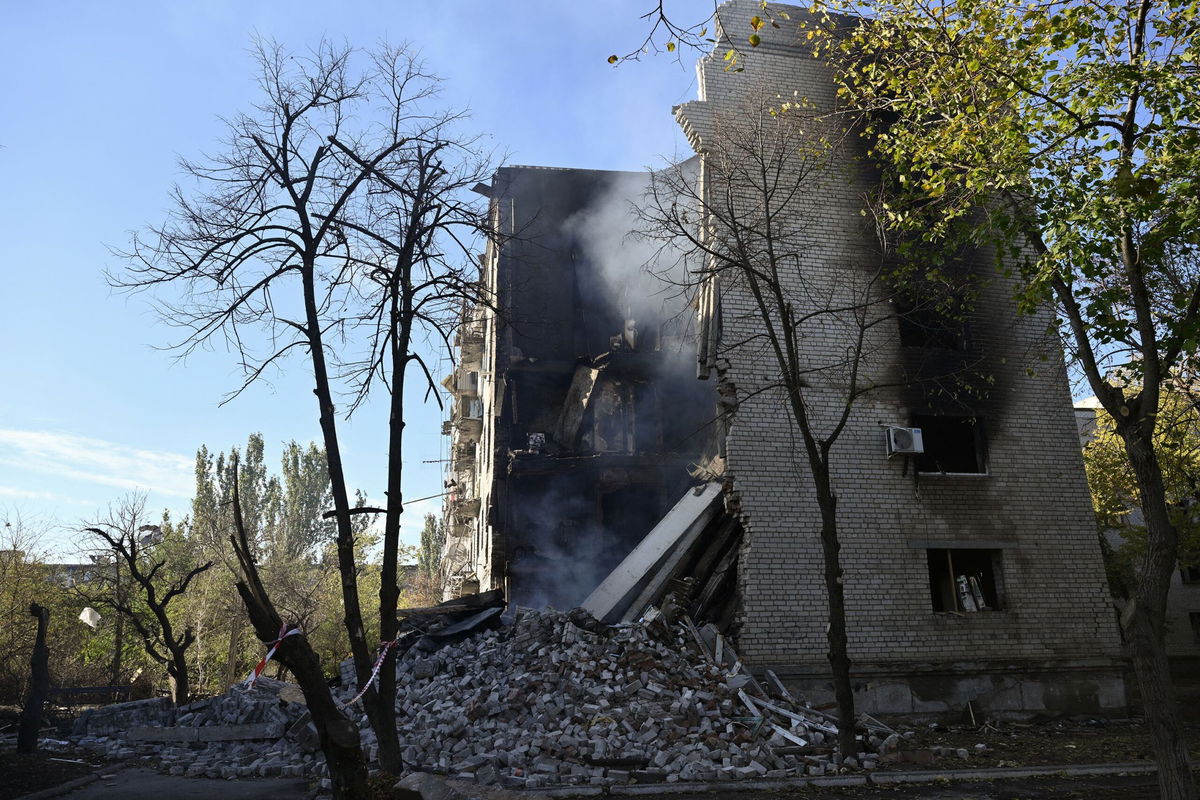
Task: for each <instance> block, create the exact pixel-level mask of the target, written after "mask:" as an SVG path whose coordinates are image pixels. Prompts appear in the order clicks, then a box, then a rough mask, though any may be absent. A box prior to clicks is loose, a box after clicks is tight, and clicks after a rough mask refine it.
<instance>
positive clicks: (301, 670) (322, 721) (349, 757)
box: [229, 454, 371, 800]
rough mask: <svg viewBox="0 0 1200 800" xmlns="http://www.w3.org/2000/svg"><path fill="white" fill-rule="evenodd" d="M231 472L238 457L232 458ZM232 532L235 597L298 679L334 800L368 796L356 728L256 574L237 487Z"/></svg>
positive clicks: (304, 642) (305, 641)
mask: <svg viewBox="0 0 1200 800" xmlns="http://www.w3.org/2000/svg"><path fill="white" fill-rule="evenodd" d="M234 469H235V471H236V469H237V456H236V454H235V455H234ZM233 521H234V532H233V533H232V534H230V536H229V540H230V543H231V544H232V545H233V551H234V554H235V555H236V556H237V559H238V563H239V564H240V566H241V570H242V580H240V581H238V582H237V590H238V594H239V595H241V597H242V601H243V602H244V603H245V604H246V611H247V613H248V614H249V616H250V624H251V625H253V626H254V630H255V632H256V633H257V634H258V637H259V638H260V639H262V640H263V641H264V642H272V644H273V647H272V650H273V651H274V658H275V659H277V660H278V661H279V663H281V664H283V665H284V666H285V667H287V668H288V669H289V670H290V671H291V673H292V674H293V675H295V676H296V681H297V683H299V684H300V689H301V691H302V692H304V700H305V702H306V703H307V705H308V711H309V714H310V716H311V719H312V723H313V726H314V727H315V728H316V729H317V737H318V739H319V741H320V742H321V751H322V752H323V753H324V754H325V762H326V764H328V766H329V779H330V783H331V788H332V789H333V796H334V797H335V798H346V800H357V799H358V798H365V797H370V796H371V791H370V786H369V785H368V783H367V765H366V762H365V761H364V760H363V757H362V746H361V741H360V739H359V734H358V726H357V725H356V724H355V723H354V722H353V721H352V720H350V719H347V718H346V716H345V715H344V714H342V712H341V709H340V708H339V707H338V706H337V705H336V704H335V703H334V701H333V695H332V694H330V692H329V687H328V685H327V684H326V683H325V675H324V673H323V672H322V670H321V659H320V657H319V656H318V655H317V652H316V650H314V649H313V647H312V645H311V644H310V643H309V641H308V637H307V635H306V634H305V633H304V631H302V630H300V629H299V628H297V627H295V626H294V625H289V624H288V623H287V622H285V621H284V620H283V619H282V618H281V617H280V616H279V612H278V611H276V609H275V606H274V605H273V604H272V602H271V598H270V596H269V595H268V594H267V590H266V589H265V588H264V587H263V582H262V580H261V578H260V577H259V574H258V565H257V563H256V561H255V558H254V549H253V547H252V545H251V543H250V539H249V537H248V536H247V535H246V525H245V521H244V520H243V517H242V502H241V493H240V492H239V490H238V486H237V483H236V482H235V483H234V485H233Z"/></svg>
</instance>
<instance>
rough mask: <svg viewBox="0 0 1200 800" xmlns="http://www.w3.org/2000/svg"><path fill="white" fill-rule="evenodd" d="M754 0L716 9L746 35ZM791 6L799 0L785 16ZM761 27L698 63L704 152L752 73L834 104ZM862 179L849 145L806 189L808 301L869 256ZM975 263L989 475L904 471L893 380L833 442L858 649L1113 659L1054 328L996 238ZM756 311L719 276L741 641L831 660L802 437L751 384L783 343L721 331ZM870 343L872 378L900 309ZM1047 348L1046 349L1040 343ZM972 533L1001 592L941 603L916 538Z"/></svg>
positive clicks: (963, 543) (1115, 645) (695, 138)
mask: <svg viewBox="0 0 1200 800" xmlns="http://www.w3.org/2000/svg"><path fill="white" fill-rule="evenodd" d="M731 6H733V7H732V8H731ZM757 8H758V4H757V3H754V2H741V3H739V4H730V5H727V6H725V7H724V10H723V17H724V20H725V24H726V26H727V28H731V29H736V33H734V34H732V35H733V38H734V39H735V40H736V41H741V42H744V41H745V37H746V36H747V35H748V34H749V29H748V27H746V21H747V20H749V18H750V16H752V15H753V14H754V13H757V11H756V9H757ZM800 13H801V12H799V11H798V10H795V9H793V10H792V16H793V19H796V18H798V17H799V14H800ZM738 26H741V27H738ZM763 33H764V40H765V41H764V44H763V45H762V46H761V47H759V48H756V49H754V50H752V51H749V50H748V51H747V52H746V53H744V54H743V56H742V58H741V66H742V67H743V70H744V71H742V72H738V73H734V72H727V71H725V69H724V68H725V63H724V62H723V61H722V59H721V57H720V54H721V53H723V50H724V48H722V47H720V46H719V47H718V48H717V53H718V55H717V56H716V57H715V58H714V57H709V58H706V59H704V60H703V61H702V63H701V64H700V66H699V70H700V72H701V75H702V80H701V84H700V85H701V87H702V88H701V98H700V100H699V101H697V102H692V103H687V104H685V105H683V106H681V107H679V108H678V109H677V115H678V118H679V120H680V123H681V125H683V127H684V129H685V131H687V132H688V135H689V137H690V138H691V140H692V142H693V145H694V146H695V147H696V148H697V150H698V152H701V153H702V154H703V152H704V147H705V143H706V137H708V136H713V135H715V132H716V130H717V129H718V127H719V125H720V123H721V120H722V119H723V118H725V117H726V116H727V115H729V114H731V113H732V114H737V113H745V112H744V109H743V108H742V106H741V102H742V100H743V99H744V98H746V97H747V96H749V95H750V94H752V93H753V92H754V91H755V90H757V89H758V88H759V87H761V86H767V87H769V88H770V89H771V90H773V91H776V92H778V93H779V94H780V95H782V96H784V97H790V96H792V94H793V92H794V91H797V90H798V91H799V93H800V94H801V95H803V96H805V97H807V98H808V99H809V100H810V101H812V102H813V103H815V104H817V106H818V107H820V108H825V109H828V108H831V107H832V104H833V100H834V96H833V86H832V81H831V80H830V76H829V73H828V71H827V70H826V68H825V67H824V66H822V65H821V64H819V63H817V62H816V61H814V60H813V59H812V58H811V57H809V56H806V55H805V54H804V53H803V51H802V49H801V48H800V47H799V46H797V45H796V44H795V32H794V30H788V29H787V27H786V26H785V28H784V29H782V30H779V31H772V30H771V29H770V28H769V27H768V28H766V29H764V31H763ZM861 155H862V154H861V152H858V156H861ZM833 170H836V172H834V171H833ZM869 186H870V171H869V169H868V168H867V165H866V164H865V162H862V161H853V160H851V161H849V162H845V163H843V164H842V165H841V166H839V167H836V168H831V170H830V171H826V172H825V173H824V174H823V180H819V181H816V182H814V185H813V188H812V191H811V192H806V194H805V198H804V201H803V202H804V217H805V218H804V219H803V220H799V221H798V223H797V224H803V225H805V226H806V231H807V232H808V233H809V235H810V236H811V244H812V247H811V250H810V251H809V252H808V253H807V254H806V256H805V258H804V263H803V269H802V270H800V271H799V272H800V273H802V275H803V277H800V275H795V276H793V279H792V283H791V285H790V288H791V290H792V293H793V296H794V297H795V298H796V302H797V303H803V302H804V297H805V296H806V292H805V291H802V289H806V288H807V289H811V288H812V287H814V286H815V287H818V288H820V289H822V290H829V289H830V288H831V287H834V286H836V284H837V282H838V281H840V280H843V279H844V278H845V276H846V274H847V270H850V271H853V270H855V269H860V270H861V269H862V266H861V265H863V264H866V263H868V262H869V261H870V248H869V246H868V245H869V244H870V242H871V234H870V231H869V230H867V229H866V228H865V225H866V223H865V220H864V217H863V216H862V215H861V214H860V208H861V207H862V203H861V200H860V198H861V197H862V195H863V192H865V191H866V190H867V189H868V188H869ZM975 267H976V269H977V270H978V272H979V274H981V275H986V276H987V280H986V281H985V282H984V283H983V285H982V287H981V296H980V301H979V303H978V311H977V313H976V314H975V316H974V317H973V319H972V322H971V325H972V338H973V340H974V341H975V342H976V343H977V344H978V346H979V348H980V349H981V350H982V352H984V353H985V354H986V357H985V362H984V368H985V371H986V372H988V373H989V374H991V375H992V376H993V377H994V380H995V383H994V388H993V390H992V392H991V395H990V397H989V399H988V402H987V404H986V407H987V431H988V442H987V451H988V462H989V474H987V475H986V476H971V477H949V476H921V478H920V479H919V481H918V480H915V479H914V476H913V471H912V468H911V465H910V467H909V468H908V469H907V472H905V466H904V463H903V461H902V460H901V459H899V458H894V459H891V460H889V459H887V458H886V457H885V455H884V452H883V450H884V445H883V434H882V431H881V428H880V424H881V423H883V424H888V423H904V422H905V421H906V420H907V419H908V417H909V413H910V409H909V408H907V407H906V405H905V403H904V400H903V394H904V393H903V390H902V389H899V388H893V389H881V390H879V391H877V392H875V393H873V394H871V395H868V396H867V398H866V399H865V400H863V401H862V402H860V403H859V404H858V405H857V407H856V408H855V410H854V413H853V419H852V421H851V424H850V426H849V428H848V429H847V430H846V432H845V433H844V435H843V436H842V438H841V440H840V441H839V442H838V444H837V445H836V447H835V449H834V459H833V460H834V473H835V476H834V482H835V487H836V490H837V492H838V495H839V523H840V537H841V543H842V554H841V557H842V565H843V567H844V569H845V587H846V598H847V605H848V609H849V611H848V615H849V619H848V622H849V645H850V652H851V656H852V658H853V659H854V660H855V661H856V662H858V663H860V664H862V663H872V664H889V663H891V664H894V663H903V662H911V663H913V664H921V663H936V662H961V661H972V662H986V661H996V662H1011V661H1021V660H1028V661H1040V662H1054V661H1066V660H1072V659H1087V658H1090V659H1100V660H1107V659H1115V658H1116V657H1117V656H1118V650H1119V640H1118V633H1117V629H1116V625H1115V621H1114V616H1113V612H1112V610H1111V604H1110V599H1109V596H1108V590H1107V587H1106V584H1105V577H1104V570H1103V568H1102V564H1101V557H1100V551H1099V547H1098V545H1097V538H1096V530H1095V524H1094V520H1093V517H1092V509H1091V503H1090V498H1089V496H1088V491H1087V486H1086V481H1085V479H1084V473H1083V465H1082V458H1081V455H1080V450H1079V440H1078V435H1077V433H1076V428H1075V422H1074V417H1073V412H1072V409H1071V400H1070V396H1069V391H1068V386H1067V382H1066V378H1065V371H1064V369H1063V367H1062V356H1061V354H1060V353H1059V352H1058V351H1057V350H1056V349H1053V348H1052V347H1050V348H1048V345H1047V341H1046V331H1047V328H1048V323H1049V321H1050V320H1049V316H1048V313H1040V314H1037V315H1035V316H1025V317H1018V316H1017V314H1016V307H1015V304H1014V302H1013V300H1012V293H1013V286H1012V284H1011V283H1010V282H1009V281H1008V280H1007V279H1004V278H1002V277H1001V276H999V275H998V274H996V271H995V269H994V265H993V262H992V261H991V260H990V259H989V258H988V257H987V256H986V255H980V256H979V258H978V263H977V264H975ZM818 293H820V292H818ZM756 314H757V312H756V311H755V309H754V307H753V302H752V300H751V298H750V297H749V296H748V294H747V293H746V292H744V291H739V290H738V289H737V287H732V286H729V285H726V286H725V293H724V296H723V298H722V320H723V323H722V324H723V341H724V342H725V343H726V345H727V347H726V348H725V349H724V350H723V352H722V353H721V355H722V356H723V357H725V358H726V359H728V361H729V366H728V369H727V371H726V372H725V376H724V377H725V379H727V380H729V381H732V382H733V384H735V385H736V387H737V389H738V393H739V396H741V397H746V396H750V399H748V400H745V401H744V402H742V404H741V405H740V407H739V409H738V410H737V412H736V414H735V415H734V417H733V420H732V424H731V428H730V431H729V436H728V441H727V449H728V458H729V471H730V473H731V474H732V476H733V482H734V487H735V490H736V492H737V494H738V495H739V497H740V501H741V509H742V512H743V514H744V518H745V523H746V526H747V527H746V529H747V532H748V536H747V538H746V544H745V549H744V552H743V557H742V561H741V596H742V601H743V607H742V609H741V613H740V615H739V621H740V626H741V628H740V637H739V644H740V651H741V654H742V655H743V656H744V657H746V658H747V659H748V660H750V661H752V662H756V663H771V664H796V665H821V664H824V663H825V653H826V643H825V622H826V619H827V612H826V601H825V593H824V587H823V580H822V556H821V547H820V541H819V538H818V535H819V514H818V510H817V506H816V502H815V498H814V496H813V491H812V488H811V483H812V482H811V478H810V476H809V474H808V469H807V466H806V462H805V460H804V457H803V453H802V451H801V448H802V445H801V440H800V436H799V433H798V432H797V431H795V430H794V427H793V422H792V418H791V415H790V413H789V412H788V410H787V407H786V405H785V404H784V403H783V402H782V400H781V398H780V397H779V395H778V393H776V392H774V391H766V392H763V393H761V394H754V393H755V392H756V390H758V389H760V388H761V387H763V386H764V385H766V384H768V383H770V382H772V381H771V376H772V375H776V374H777V369H776V367H775V366H774V361H773V357H771V356H769V354H766V353H763V352H760V351H757V350H756V349H754V348H752V347H750V346H737V347H732V348H729V347H728V344H729V343H731V342H738V341H741V340H744V339H746V338H747V337H748V336H750V335H752V334H753V333H755V332H756V326H758V325H760V323H759V322H758V321H757V316H756ZM845 335H846V333H845V330H844V329H842V330H839V329H838V328H837V327H836V326H833V325H826V326H824V327H822V328H820V329H816V330H810V331H808V332H807V335H806V338H805V340H804V347H805V351H806V353H808V355H809V358H810V363H811V364H814V365H819V364H820V363H821V361H822V359H828V358H830V354H831V353H838V352H841V351H842V350H843V349H844V347H845V338H844V337H845ZM870 346H871V349H872V357H871V359H870V361H869V364H868V376H869V377H870V376H873V377H874V378H875V379H877V380H880V381H883V380H886V379H887V378H888V377H889V376H894V375H895V374H896V365H897V364H899V363H900V360H901V351H900V348H899V334H898V330H897V328H896V327H895V324H894V322H892V323H889V325H885V326H882V327H881V328H880V329H879V330H878V331H877V335H876V337H875V338H874V339H873V340H872V341H871V343H870ZM1043 354H1045V355H1048V359H1047V360H1046V361H1041V360H1039V356H1040V355H1043ZM1030 367H1033V368H1034V369H1035V372H1034V374H1033V375H1029V374H1027V368H1030ZM806 392H807V394H806V397H807V400H808V402H809V403H810V404H811V406H812V407H813V409H814V412H815V416H816V417H817V418H818V419H824V420H828V419H829V418H830V415H831V414H833V413H835V412H836V410H837V408H838V404H839V402H840V399H841V396H842V393H841V392H840V391H839V390H838V389H837V388H836V387H830V386H828V385H823V384H822V382H821V381H820V380H814V385H813V386H811V387H809V389H807V390H806ZM972 545H975V546H982V547H989V548H1001V549H1002V552H1003V556H1002V559H1003V575H1002V576H1001V578H1000V579H1001V581H1002V583H1003V587H1004V610H1003V611H1000V612H995V613H981V614H970V615H963V616H954V615H949V614H934V613H933V612H932V609H931V602H930V593H929V576H928V567H927V562H926V550H925V548H926V547H969V546H972Z"/></svg>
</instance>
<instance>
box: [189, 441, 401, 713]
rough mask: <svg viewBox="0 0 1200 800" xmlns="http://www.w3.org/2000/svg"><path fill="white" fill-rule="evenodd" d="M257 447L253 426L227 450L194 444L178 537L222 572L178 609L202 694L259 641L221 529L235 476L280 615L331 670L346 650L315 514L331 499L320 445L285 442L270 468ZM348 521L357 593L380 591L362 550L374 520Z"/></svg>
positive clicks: (334, 581) (333, 570)
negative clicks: (191, 491)
mask: <svg viewBox="0 0 1200 800" xmlns="http://www.w3.org/2000/svg"><path fill="white" fill-rule="evenodd" d="M263 449H264V448H263V438H262V435H261V434H257V433H255V434H251V435H250V436H249V438H248V439H247V441H246V444H245V447H244V448H243V449H241V450H239V449H238V448H232V449H231V450H230V451H229V453H223V452H222V453H217V454H215V455H214V454H212V453H210V452H209V450H208V448H207V447H204V446H202V447H201V448H200V449H199V450H198V451H197V453H196V494H195V497H194V499H193V503H192V517H191V519H190V520H187V521H185V523H184V524H183V525H181V526H180V527H181V528H184V529H188V530H189V531H190V533H189V534H188V535H186V536H185V537H184V538H185V539H187V540H188V541H192V542H194V543H195V544H196V545H197V546H200V547H202V548H203V549H204V551H205V552H207V553H209V557H210V558H214V559H216V560H218V561H219V562H221V563H222V567H221V568H220V569H213V570H211V571H210V573H209V574H207V575H204V576H202V580H201V581H200V585H199V587H198V588H197V590H196V591H195V592H194V593H193V597H192V598H190V599H189V601H188V603H187V609H186V612H185V613H186V614H187V615H188V622H189V624H191V625H192V626H193V628H194V629H195V630H196V631H197V634H198V637H197V638H198V641H197V646H196V647H195V648H194V650H195V658H196V662H197V664H196V670H195V672H196V674H197V676H198V677H197V683H198V684H201V685H203V688H205V689H206V690H207V691H209V692H219V691H223V690H224V688H225V686H226V685H227V684H228V683H229V682H231V681H233V680H236V679H239V678H241V677H243V676H244V673H245V672H246V671H247V670H249V669H250V667H251V666H253V664H254V662H256V661H257V660H258V658H259V657H260V656H261V655H262V646H261V644H260V643H259V642H258V640H257V639H256V638H255V636H254V635H253V632H252V631H251V629H250V627H249V625H248V624H247V623H246V614H245V609H244V608H242V603H241V600H240V599H239V597H238V595H237V591H236V590H235V588H234V584H235V582H236V581H237V580H239V579H240V576H239V573H238V571H237V567H236V564H235V563H234V562H233V560H232V553H231V551H230V549H229V546H228V536H229V534H230V532H231V531H232V530H233V518H232V497H233V481H234V480H235V479H236V480H238V488H239V491H240V494H241V502H242V508H243V515H244V518H245V523H246V526H247V532H248V533H249V534H250V536H251V546H252V547H253V548H254V549H255V550H256V553H257V556H258V560H259V566H260V574H261V576H262V579H263V581H264V583H265V584H266V586H267V589H268V591H269V592H270V594H271V597H272V599H273V600H274V602H275V604H276V607H277V608H278V610H279V612H280V613H281V614H282V615H283V616H284V617H286V618H287V619H288V621H289V622H291V623H294V624H297V625H299V626H300V627H301V629H302V630H304V631H305V633H306V634H308V638H309V640H310V641H311V642H312V644H313V646H314V647H315V648H316V649H317V652H318V653H319V654H320V655H321V657H322V661H323V662H324V663H325V664H326V665H328V668H329V669H333V668H334V666H336V664H337V662H338V661H340V660H341V659H342V658H344V657H345V656H346V655H347V653H348V652H349V641H348V637H347V634H346V631H345V629H344V627H343V626H342V624H341V616H342V597H341V585H340V580H339V574H338V568H337V556H336V551H335V549H334V547H333V538H334V523H333V522H332V521H331V520H326V519H324V518H323V514H324V512H325V511H326V510H327V509H329V508H330V507H331V506H332V499H331V491H330V484H329V474H328V468H327V464H326V458H325V451H324V449H323V448H321V447H319V446H317V445H316V444H313V443H309V444H307V445H301V444H299V443H297V442H295V441H292V442H288V443H287V444H285V445H284V447H283V453H282V455H281V458H280V467H279V472H278V474H271V471H270V470H269V469H268V467H267V465H266V463H265V458H264V455H263ZM235 456H236V457H237V458H236V463H237V464H238V468H237V476H236V477H235V475H234V471H233V470H234V467H233V465H234V463H235ZM355 505H356V506H358V507H362V506H365V505H366V496H365V495H363V494H362V493H361V492H359V493H358V494H357V501H356V503H355ZM352 524H353V528H354V533H355V540H356V543H357V546H356V548H355V552H356V554H357V556H358V561H359V577H358V579H359V583H360V591H362V592H363V593H364V596H369V595H371V594H378V592H379V569H378V567H377V566H374V565H372V564H370V563H369V561H368V557H367V555H366V554H367V553H369V552H370V551H371V549H372V546H373V544H374V542H375V538H376V537H375V536H374V534H373V533H372V532H371V530H370V528H371V524H372V517H371V515H368V514H359V515H355V516H354V517H352ZM371 624H376V623H375V622H374V621H370V620H369V621H368V626H370V625H371ZM370 635H371V636H375V635H376V634H374V633H370ZM198 688H199V686H198Z"/></svg>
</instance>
